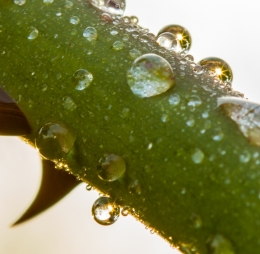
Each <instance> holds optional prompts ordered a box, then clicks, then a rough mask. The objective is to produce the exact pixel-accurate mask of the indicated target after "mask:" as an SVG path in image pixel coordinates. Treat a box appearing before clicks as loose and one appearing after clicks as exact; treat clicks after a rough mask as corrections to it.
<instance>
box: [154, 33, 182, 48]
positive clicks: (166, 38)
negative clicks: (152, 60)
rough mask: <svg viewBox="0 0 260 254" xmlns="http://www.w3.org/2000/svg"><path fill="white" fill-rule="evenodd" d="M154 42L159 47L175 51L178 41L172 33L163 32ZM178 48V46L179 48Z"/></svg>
mask: <svg viewBox="0 0 260 254" xmlns="http://www.w3.org/2000/svg"><path fill="white" fill-rule="evenodd" d="M156 42H157V43H158V44H159V45H160V46H161V47H164V48H166V49H169V50H177V48H178V44H179V41H177V39H176V38H175V36H174V35H173V34H172V33H169V32H165V33H161V34H159V35H158V37H157V40H156ZM179 47H180V46H179Z"/></svg>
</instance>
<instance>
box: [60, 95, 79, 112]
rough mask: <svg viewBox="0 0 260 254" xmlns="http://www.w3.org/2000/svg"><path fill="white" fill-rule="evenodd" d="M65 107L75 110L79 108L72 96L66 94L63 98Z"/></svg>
mask: <svg viewBox="0 0 260 254" xmlns="http://www.w3.org/2000/svg"><path fill="white" fill-rule="evenodd" d="M63 107H64V108H65V109H67V110H70V111H73V110H75V109H76V108H77V104H76V103H75V102H74V100H73V99H72V98H71V97H69V96H66V97H64V98H63Z"/></svg>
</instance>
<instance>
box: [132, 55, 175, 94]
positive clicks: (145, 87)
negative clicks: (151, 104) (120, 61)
mask: <svg viewBox="0 0 260 254" xmlns="http://www.w3.org/2000/svg"><path fill="white" fill-rule="evenodd" d="M127 82H128V84H129V86H130V88H131V90H132V92H133V93H134V94H135V95H137V96H138V97H141V98H144V97H151V96H155V95H159V94H162V93H164V92H166V91H167V90H168V89H169V88H171V87H172V86H174V84H175V78H174V75H173V71H172V68H171V65H170V64H169V63H168V61H166V60H165V59H164V58H162V57H161V56H158V55H155V54H145V55H142V56H140V57H138V58H137V59H136V60H135V61H134V63H133V65H132V67H131V69H130V70H128V72H127Z"/></svg>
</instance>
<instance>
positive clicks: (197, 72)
mask: <svg viewBox="0 0 260 254" xmlns="http://www.w3.org/2000/svg"><path fill="white" fill-rule="evenodd" d="M193 71H194V73H195V74H198V75H199V74H202V73H203V72H204V70H203V68H202V67H201V66H200V65H196V66H194V68H193Z"/></svg>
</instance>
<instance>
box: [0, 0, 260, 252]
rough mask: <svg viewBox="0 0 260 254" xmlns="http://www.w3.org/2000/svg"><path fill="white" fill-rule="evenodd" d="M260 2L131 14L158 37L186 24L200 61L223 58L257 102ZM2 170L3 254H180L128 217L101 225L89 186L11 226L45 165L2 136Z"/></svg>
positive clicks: (136, 2)
mask: <svg viewBox="0 0 260 254" xmlns="http://www.w3.org/2000/svg"><path fill="white" fill-rule="evenodd" d="M27 1H28V2H29V0H27ZM55 1H57V0H55ZM259 7H260V2H259V1H256V0H251V1H250V2H248V1H245V0H240V1H235V0H229V1H226V0H225V1H224V0H211V1H207V0H197V1H192V0H189V1H188V0H182V1H175V0H160V1H150V0H142V1H140V0H128V1H127V7H126V12H125V15H127V16H130V15H135V16H138V17H139V21H140V24H141V25H142V26H143V27H146V28H149V29H150V30H151V31H152V32H153V33H155V34H156V33H157V32H158V31H159V30H160V29H161V28H162V27H163V26H165V25H168V24H171V23H173V24H180V25H182V26H184V27H186V28H187V29H188V30H189V31H190V33H191V35H192V39H193V45H192V48H191V51H190V53H191V54H192V55H193V56H194V57H195V61H196V62H197V61H199V60H201V59H202V58H205V57H208V56H216V57H219V58H222V59H224V60H225V61H226V62H228V63H229V65H230V66H231V68H232V70H233V74H234V81H233V87H234V88H235V89H236V90H239V91H241V92H243V93H245V95H246V97H248V98H249V99H251V100H254V101H259V100H260V99H259V92H258V91H259V81H258V68H259V67H258V61H259V59H260V50H259V49H258V47H259V46H258V45H260V29H259V28H258V26H259V24H260V15H259ZM0 124H1V123H0ZM0 175H1V177H0V204H1V209H0V218H1V220H0V253H3V254H25V253H26V254H32V253H37V254H72V253H73V254H83V253H84V254H86V253H90V254H92V253H94V254H103V253H106V254H109V253H113V254H121V253H124V254H130V253H131V254H132V253H136V254H141V253H149V254H156V253H164V254H168V253H169V254H174V253H176V252H175V251H174V250H173V249H172V248H170V246H169V245H168V244H167V243H166V242H164V241H163V240H162V239H161V238H160V237H157V236H156V235H152V234H150V233H149V231H148V230H146V229H145V228H144V226H143V225H142V224H140V223H139V222H136V221H135V220H134V219H133V218H131V217H130V216H128V217H121V218H120V219H119V220H118V221H117V222H116V223H115V224H114V225H112V226H108V227H104V226H100V225H98V224H97V223H96V222H94V220H93V219H92V217H91V206H92V204H93V202H94V201H95V199H96V198H97V197H98V194H97V193H95V192H94V191H91V192H88V191H86V189H85V185H84V184H81V185H80V186H78V187H77V188H76V189H75V190H74V191H73V192H71V194H70V195H69V196H67V197H66V198H65V199H63V200H62V201H61V202H60V203H59V204H57V205H56V206H55V207H53V208H52V209H49V210H48V211H47V212H45V213H43V214H42V215H40V216H38V217H36V218H35V219H34V220H31V221H29V222H27V223H24V224H22V225H20V226H17V227H14V228H10V225H11V224H12V223H13V222H14V221H15V220H16V219H17V218H18V217H19V216H20V215H21V214H22V213H23V211H24V210H25V209H26V207H27V206H28V205H29V204H30V203H31V201H32V200H33V199H34V196H35V194H36V193H37V190H38V187H39V183H40V177H41V167H40V159H39V157H38V155H37V153H36V151H34V150H33V149H32V148H31V147H29V146H28V145H26V144H24V143H22V141H20V140H19V139H18V138H10V137H9V138H8V137H0Z"/></svg>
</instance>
